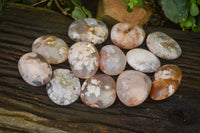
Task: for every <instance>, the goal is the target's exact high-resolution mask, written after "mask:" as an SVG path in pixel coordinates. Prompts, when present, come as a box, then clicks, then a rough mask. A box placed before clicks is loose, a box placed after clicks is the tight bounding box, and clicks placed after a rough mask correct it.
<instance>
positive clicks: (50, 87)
mask: <svg viewBox="0 0 200 133" xmlns="http://www.w3.org/2000/svg"><path fill="white" fill-rule="evenodd" d="M46 90H47V94H48V96H49V98H50V99H51V100H52V101H53V102H54V103H55V104H58V105H69V104H72V103H73V102H75V101H76V100H77V99H78V98H79V95H80V92H81V84H80V81H79V79H78V78H77V77H75V75H74V74H73V72H72V71H70V70H68V69H61V68H60V69H56V70H54V71H53V76H52V78H51V80H50V81H49V83H48V84H47V85H46Z"/></svg>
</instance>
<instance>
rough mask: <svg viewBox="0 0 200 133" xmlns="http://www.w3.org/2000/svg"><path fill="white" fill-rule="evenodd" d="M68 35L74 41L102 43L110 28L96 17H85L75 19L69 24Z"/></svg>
mask: <svg viewBox="0 0 200 133" xmlns="http://www.w3.org/2000/svg"><path fill="white" fill-rule="evenodd" d="M68 35H69V37H70V38H71V39H72V40H74V41H84V42H91V43H93V44H101V43H103V42H104V41H105V40H106V39H107V37H108V28H107V27H106V25H105V24H104V22H102V21H99V20H96V19H94V18H83V19H79V20H76V21H74V22H73V23H72V24H71V25H70V26H69V29H68Z"/></svg>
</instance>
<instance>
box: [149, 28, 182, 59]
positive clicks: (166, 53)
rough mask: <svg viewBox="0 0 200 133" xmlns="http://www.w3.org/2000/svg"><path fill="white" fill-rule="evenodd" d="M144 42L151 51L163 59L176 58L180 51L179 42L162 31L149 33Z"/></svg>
mask: <svg viewBox="0 0 200 133" xmlns="http://www.w3.org/2000/svg"><path fill="white" fill-rule="evenodd" d="M146 43H147V47H148V48H149V50H150V51H151V52H152V53H154V54H155V55H156V56H158V57H160V58H163V59H168V60H172V59H176V58H178V57H179V56H180V55H181V53H182V50H181V47H180V46H179V44H178V43H177V42H176V41H175V40H174V39H173V38H171V37H170V36H168V35H167V34H165V33H162V32H153V33H150V34H149V35H148V37H147V39H146Z"/></svg>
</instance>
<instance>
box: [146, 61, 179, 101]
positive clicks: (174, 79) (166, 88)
mask: <svg viewBox="0 0 200 133" xmlns="http://www.w3.org/2000/svg"><path fill="white" fill-rule="evenodd" d="M181 79H182V71H181V69H180V68H179V67H178V66H176V65H172V64H168V65H164V66H162V67H160V68H159V69H158V70H157V71H156V72H155V74H154V77H153V84H152V88H151V93H150V97H151V98H152V99H153V100H163V99H166V98H168V97H170V96H171V95H173V94H174V93H175V92H176V90H177V89H178V87H179V85H180V83H181Z"/></svg>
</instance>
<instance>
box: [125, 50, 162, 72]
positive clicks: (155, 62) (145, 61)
mask: <svg viewBox="0 0 200 133" xmlns="http://www.w3.org/2000/svg"><path fill="white" fill-rule="evenodd" d="M126 59H127V62H128V64H129V65H130V66H131V67H133V68H134V69H135V70H138V71H141V72H145V73H150V72H155V71H156V69H158V68H159V67H160V60H159V59H158V58H157V57H156V56H155V55H154V54H152V53H151V52H149V51H147V50H145V49H141V48H136V49H132V50H130V51H128V53H127V54H126Z"/></svg>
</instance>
